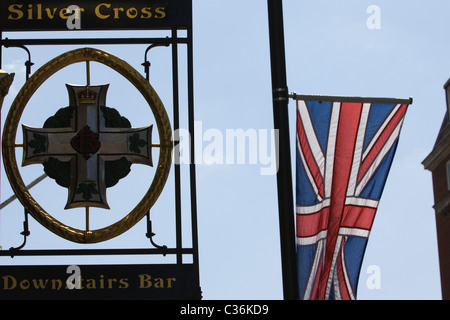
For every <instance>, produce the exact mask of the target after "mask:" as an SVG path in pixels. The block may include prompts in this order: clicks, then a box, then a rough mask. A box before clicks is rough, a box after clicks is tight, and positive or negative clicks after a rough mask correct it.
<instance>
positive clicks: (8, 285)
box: [2, 275, 17, 290]
mask: <svg viewBox="0 0 450 320" xmlns="http://www.w3.org/2000/svg"><path fill="white" fill-rule="evenodd" d="M2 279H3V290H12V289H14V288H15V287H16V286H17V280H16V278H14V277H13V276H8V275H6V276H3V277H2Z"/></svg>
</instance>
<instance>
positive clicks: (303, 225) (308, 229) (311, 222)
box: [297, 207, 330, 237]
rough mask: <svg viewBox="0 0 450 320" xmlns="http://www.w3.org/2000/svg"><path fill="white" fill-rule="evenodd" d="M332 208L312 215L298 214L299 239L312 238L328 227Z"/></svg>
mask: <svg viewBox="0 0 450 320" xmlns="http://www.w3.org/2000/svg"><path fill="white" fill-rule="evenodd" d="M329 212H330V207H326V208H323V209H322V210H320V211H319V212H316V213H312V214H297V237H312V236H315V235H316V234H318V233H319V232H320V231H322V230H326V229H327V227H328V216H329Z"/></svg>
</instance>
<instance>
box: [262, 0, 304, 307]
mask: <svg viewBox="0 0 450 320" xmlns="http://www.w3.org/2000/svg"><path fill="white" fill-rule="evenodd" d="M268 14H269V34H270V54H271V67H272V97H273V115H274V124H275V130H276V131H277V132H278V135H279V139H278V141H279V146H278V155H277V161H278V172H277V184H278V210H279V222H280V245H281V262H282V273H283V293H284V299H286V300H296V299H298V280H297V261H296V259H297V255H296V246H295V223H294V208H293V193H292V173H291V152H290V142H289V114H288V103H289V101H288V99H289V98H288V88H287V80H286V61H285V50H284V30H283V8H282V1H281V0H268Z"/></svg>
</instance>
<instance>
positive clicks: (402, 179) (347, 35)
mask: <svg viewBox="0 0 450 320" xmlns="http://www.w3.org/2000/svg"><path fill="white" fill-rule="evenodd" d="M283 4H284V26H285V43H286V60H287V72H288V86H289V90H290V91H295V92H297V93H302V94H328V95H344V96H347V95H349V96H374V97H395V98H408V97H410V96H411V97H413V99H414V103H413V105H412V106H411V107H410V109H409V111H408V113H407V116H406V120H405V124H404V126H403V130H402V134H401V136H400V144H399V147H398V150H397V154H396V157H395V159H394V163H393V166H392V169H391V173H390V176H389V178H388V181H387V185H386V187H385V191H384V194H383V197H382V199H381V202H380V206H379V209H378V213H377V216H376V218H375V222H374V226H373V230H372V233H371V236H370V238H369V244H368V247H367V250H366V255H365V259H364V263H363V266H362V270H361V276H360V283H359V289H358V298H359V299H440V297H441V294H440V283H439V267H438V257H437V243H436V231H435V218H434V211H433V209H432V205H433V197H432V184H431V174H430V173H429V172H427V171H425V170H424V168H423V166H422V165H421V162H422V160H423V159H424V158H425V157H426V156H427V155H428V153H429V152H430V151H431V149H432V146H433V144H434V141H435V139H436V136H437V133H438V130H439V127H440V125H441V122H442V119H443V116H444V112H445V108H446V105H445V95H444V90H443V88H442V86H443V84H444V83H445V82H446V81H447V79H448V78H449V77H450V61H449V58H448V57H449V51H450V46H449V44H448V42H447V41H446V39H447V34H448V30H449V27H450V26H449V24H450V22H449V20H448V12H449V11H450V3H448V1H445V0H434V1H429V2H423V1H418V0H414V1H411V0H409V1H405V0H398V1H395V2H393V1H378V0H374V1H365V0H346V1H333V0H316V1H300V0H284V1H283ZM371 5H376V6H378V8H379V9H380V16H379V17H380V19H381V20H380V21H381V24H380V29H369V28H368V27H367V20H368V19H369V18H370V16H371V14H370V13H367V9H368V7H369V6H371ZM5 36H9V37H10V38H14V37H19V35H16V34H8V35H5ZM20 36H21V35H20ZM32 36H39V35H38V34H36V35H35V34H32ZM57 36H59V37H63V36H78V34H75V33H74V32H67V33H65V34H59V35H57ZM92 36H95V34H94V35H92ZM127 36H133V34H128V33H127ZM24 37H27V36H24ZM72 48H73V47H56V48H55V47H51V48H44V47H33V48H32V58H33V62H34V63H35V66H33V70H34V71H35V70H37V68H38V67H40V66H41V65H42V64H44V63H45V62H47V61H48V60H50V59H52V58H53V57H55V56H57V55H58V54H60V53H63V52H65V51H68V50H70V49H72ZM101 48H102V49H104V50H107V51H110V52H111V53H113V54H115V55H117V56H119V57H121V58H123V59H125V60H127V61H128V62H129V63H130V64H132V65H133V66H134V67H135V68H136V69H138V70H139V71H143V69H142V67H141V63H142V62H143V52H144V50H145V46H138V49H134V48H128V47H126V46H106V47H101ZM194 55H195V58H194V60H195V61H194V64H195V66H194V67H195V108H196V112H195V115H196V116H195V118H196V121H198V122H197V125H198V128H200V127H201V129H202V131H201V133H200V134H198V137H199V139H200V141H199V142H198V143H200V144H201V145H202V148H201V149H200V151H199V150H197V151H199V152H201V153H202V157H203V159H202V160H203V162H202V163H200V164H199V165H198V167H197V181H198V214H199V241H200V281H201V286H202V289H203V294H204V298H205V299H281V298H282V285H281V263H280V248H279V231H278V212H277V197H276V178H275V176H274V175H261V168H264V167H267V163H263V162H262V161H261V160H262V157H261V156H258V157H257V161H256V163H255V164H254V163H251V161H250V160H249V158H247V160H246V161H245V163H244V164H238V163H237V158H234V159H235V161H231V164H226V159H227V158H226V157H231V155H230V154H229V153H228V154H227V152H226V148H225V146H226V143H227V141H226V132H227V130H237V129H243V130H250V131H252V132H257V133H258V135H257V138H258V142H259V140H260V139H261V138H263V134H264V133H267V137H269V134H270V130H271V129H272V128H273V116H272V103H271V79H270V60H269V58H270V57H269V38H268V26H267V6H266V1H263V0H247V1H237V0H231V1H230V0H228V1H224V0H214V1H210V0H194ZM25 58H26V55H25V53H24V52H23V51H22V50H20V49H12V48H11V49H4V54H3V69H5V70H7V71H8V72H16V81H15V83H14V84H13V86H12V88H11V91H10V95H9V96H8V97H7V99H6V100H5V104H4V107H3V110H2V121H4V119H5V118H6V111H7V108H8V107H9V106H10V104H11V102H12V100H11V99H12V97H13V96H14V94H16V93H17V92H18V90H20V87H21V86H22V85H23V80H24V77H25V76H24V67H23V63H24V62H25ZM150 58H151V62H152V67H151V78H150V80H151V83H152V85H153V86H154V87H155V89H156V91H157V92H158V94H159V95H160V96H161V98H162V100H163V102H164V103H165V105H166V107H167V108H168V109H169V110H171V108H172V105H171V103H172V100H171V88H170V81H171V80H170V73H171V69H170V63H171V62H170V54H169V51H168V50H167V49H163V48H159V49H154V51H153V52H152V53H151V55H150ZM96 70H97V69H93V77H92V78H93V79H92V82H93V83H94V82H95V83H109V82H111V83H112V86H111V89H110V92H109V93H108V99H107V102H108V105H109V106H111V107H115V108H117V109H119V110H120V111H121V113H122V114H123V115H125V116H127V117H128V119H129V120H130V121H131V123H132V125H133V126H134V127H139V126H144V125H148V124H149V122H151V121H152V120H151V115H150V114H149V113H148V110H147V109H146V108H145V104H144V103H143V101H142V100H140V99H141V98H139V97H138V98H135V96H134V94H135V92H133V90H134V89H133V88H132V87H131V86H130V85H129V84H127V83H126V82H125V81H124V80H123V79H121V78H120V77H117V76H115V75H114V73H113V72H110V71H109V70H107V69H102V68H99V69H98V70H100V71H101V72H96ZM83 72H84V70H83V68H82V67H77V66H72V67H70V68H68V70H67V71H61V72H60V73H58V74H57V75H55V77H53V78H52V79H51V82H49V83H47V84H46V85H44V86H43V87H42V88H41V89H40V91H39V92H38V93H37V94H36V95H35V96H34V97H33V99H32V101H31V102H30V106H31V108H30V110H29V111H28V108H27V110H26V113H25V114H24V117H23V118H22V121H23V123H24V124H27V125H30V126H35V127H41V126H42V124H43V122H44V121H45V119H47V118H48V117H49V116H51V115H53V113H54V112H55V111H56V110H57V109H58V108H60V107H63V106H65V105H66V104H67V95H66V91H65V88H64V85H63V84H64V83H65V82H70V83H76V82H79V83H81V84H83V83H84V81H85V80H84V75H83ZM132 95H133V99H132V102H131V103H130V99H129V97H130V96H132ZM49 97H51V100H50V99H49ZM33 106H34V107H33ZM44 108H45V111H44ZM289 108H290V111H291V118H290V119H291V128H290V129H291V132H292V138H291V145H292V155H293V156H294V155H295V153H294V151H295V143H294V142H295V140H294V132H295V127H294V115H295V103H294V101H291V103H290V105H289ZM143 114H149V118H146V117H143V116H142V115H143ZM169 114H171V112H170V111H169ZM185 116H186V115H182V120H183V119H184V120H185ZM260 129H262V131H260ZM220 134H222V137H223V138H224V141H223V154H222V158H220V154H219V156H218V155H217V154H213V153H211V152H210V151H211V149H208V147H212V146H213V145H212V143H213V140H211V139H213V138H212V137H217V136H219V135H220ZM267 137H266V138H267ZM228 142H229V141H228ZM214 146H217V145H214ZM246 150H248V151H249V152H250V150H252V149H251V147H250V146H247V147H246ZM257 150H258V151H260V146H259V145H258V149H257ZM269 150H270V148H269ZM216 151H217V150H216ZM214 155H215V156H216V158H214V157H213V156H214ZM20 157H21V155H18V159H20ZM235 157H236V155H235ZM220 159H223V160H224V164H221V163H217V161H218V160H220ZM228 159H231V158H228ZM208 161H209V162H208ZM214 161H216V163H214ZM211 162H213V163H211ZM219 162H220V161H219ZM293 163H294V162H293ZM294 169H295V168H294V167H293V168H292V170H294ZM41 172H42V171H41V168H40V167H39V166H30V167H26V168H24V169H23V176H24V179H25V180H26V181H27V182H29V181H31V180H33V179H34V178H36V177H37V176H39V175H40V174H41ZM147 173H151V171H149V169H147V168H140V167H139V166H133V172H132V178H131V177H130V182H124V183H123V185H122V184H121V185H120V186H118V187H117V188H112V189H111V190H108V197H109V199H110V202H111V203H110V204H111V205H113V204H116V205H117V206H118V207H119V208H120V210H123V211H125V212H127V210H129V208H128V207H127V205H128V204H127V205H124V204H122V203H121V202H119V201H118V200H117V199H119V196H123V194H124V192H125V191H126V192H127V194H126V196H127V199H128V200H129V202H130V203H133V201H137V200H139V199H140V197H139V196H140V195H139V194H136V193H135V192H133V191H131V192H130V191H127V190H130V188H127V186H130V185H133V186H134V184H137V185H138V186H139V184H143V185H145V182H146V181H142V179H139V177H142V176H143V175H144V174H147ZM1 179H2V180H1V198H2V201H3V200H4V199H6V198H7V197H9V196H10V195H11V189H10V188H9V186H8V183H7V179H6V176H5V174H4V173H3V172H2V176H1ZM172 181H173V177H172V176H171V177H170V178H169V182H168V189H167V190H166V191H165V192H164V193H163V195H162V196H161V198H160V200H159V201H158V203H157V205H156V206H155V207H154V210H153V212H154V214H153V217H152V219H153V221H154V228H155V230H154V231H155V232H156V233H157V236H156V237H155V241H156V242H158V243H160V244H167V245H169V246H170V245H172V244H173V240H172V239H173V237H172V234H171V233H172V229H171V227H170V224H171V223H172V222H173V218H172V214H171V212H172V211H173V203H172V200H173V194H172V193H173V192H172V190H173V189H172ZM121 183H122V182H121ZM113 189H114V190H113ZM124 190H125V191H124ZM133 190H139V187H135V188H133ZM32 194H33V196H35V197H36V198H38V199H39V200H38V201H42V202H43V203H48V211H49V212H51V211H52V210H60V209H58V208H57V206H58V205H59V202H58V201H59V200H55V199H59V198H58V197H60V198H61V199H62V200H61V201H60V202H62V203H63V205H64V202H65V201H66V196H67V193H66V191H65V190H64V189H61V188H59V187H57V186H56V185H55V184H54V182H53V181H52V180H50V179H47V180H45V181H44V182H42V183H41V184H39V185H38V186H37V187H35V189H33V193H32ZM120 210H119V211H120ZM186 210H187V209H186ZM74 212H75V211H74ZM98 215H99V216H101V217H102V218H101V219H110V217H108V214H107V213H105V212H102V211H99V213H98ZM22 216H23V214H22V209H21V208H20V206H19V204H18V203H17V201H16V202H15V203H14V204H11V205H10V206H8V207H7V208H6V209H4V210H3V211H2V213H1V218H0V231H1V233H0V244H1V245H2V246H3V248H4V249H5V248H9V247H11V246H17V245H18V244H20V243H21V240H22V239H21V236H20V234H19V233H20V232H21V226H22ZM61 216H62V219H66V220H67V221H69V220H73V221H74V223H80V222H76V221H81V224H82V221H83V220H82V219H81V220H80V219H79V217H80V216H82V213H81V215H80V213H76V212H75V213H72V212H70V213H67V212H66V213H63V214H61ZM31 232H32V236H31V237H30V240H29V243H30V244H29V247H28V248H33V247H39V246H40V245H43V246H52V245H56V246H58V247H65V246H67V247H73V245H72V244H68V243H67V241H64V240H59V239H58V238H57V237H56V236H53V235H51V234H50V233H49V232H47V231H46V230H44V229H42V228H41V227H39V226H38V225H36V224H35V223H32V225H31ZM144 233H145V224H142V223H140V224H138V225H137V226H136V227H135V228H133V229H132V230H131V231H129V233H126V234H125V235H124V236H122V237H120V238H118V239H116V240H114V241H111V244H109V243H108V244H102V245H110V246H112V247H117V246H129V245H130V246H144V245H146V242H145V237H144ZM41 237H43V238H41ZM44 239H45V240H44ZM96 246H98V245H96ZM3 259H4V258H3ZM3 261H5V263H8V264H23V263H44V264H45V263H48V262H49V261H48V259H39V258H33V259H28V260H26V259H25V258H22V259H19V258H14V259H13V260H10V259H4V260H2V262H3ZM83 261H84V260H83ZM121 261H123V260H120V261H119V260H118V259H116V258H112V259H109V260H103V259H101V260H100V261H95V263H100V262H102V263H117V262H121ZM136 262H139V263H140V262H142V258H136ZM146 262H147V261H146ZM55 263H56V262H55ZM61 263H63V264H65V263H67V264H81V263H82V262H81V260H75V259H74V258H67V259H66V260H63V261H62V262H61ZM372 265H375V266H378V267H379V269H380V271H381V278H380V279H381V288H380V289H372V290H370V289H369V288H368V287H367V286H366V280H367V278H368V276H369V275H368V274H367V270H368V268H369V266H372Z"/></svg>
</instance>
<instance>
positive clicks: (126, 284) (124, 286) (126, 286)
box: [119, 278, 130, 289]
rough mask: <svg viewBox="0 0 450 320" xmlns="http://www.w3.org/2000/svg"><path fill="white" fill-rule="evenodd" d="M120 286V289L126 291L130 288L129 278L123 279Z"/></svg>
mask: <svg viewBox="0 0 450 320" xmlns="http://www.w3.org/2000/svg"><path fill="white" fill-rule="evenodd" d="M119 283H120V285H119V289H126V288H128V287H129V286H130V284H129V283H128V279H127V278H122V279H120V281H119Z"/></svg>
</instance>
